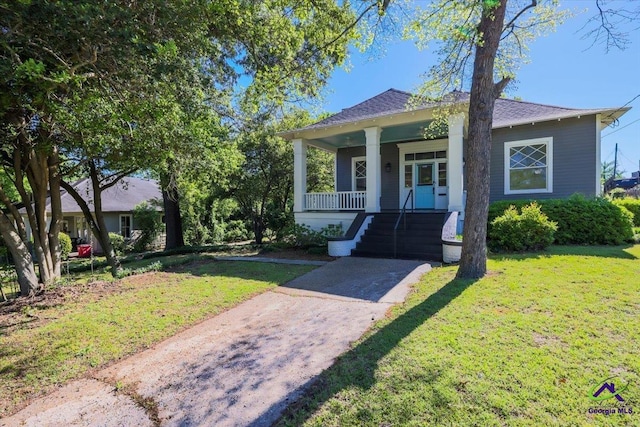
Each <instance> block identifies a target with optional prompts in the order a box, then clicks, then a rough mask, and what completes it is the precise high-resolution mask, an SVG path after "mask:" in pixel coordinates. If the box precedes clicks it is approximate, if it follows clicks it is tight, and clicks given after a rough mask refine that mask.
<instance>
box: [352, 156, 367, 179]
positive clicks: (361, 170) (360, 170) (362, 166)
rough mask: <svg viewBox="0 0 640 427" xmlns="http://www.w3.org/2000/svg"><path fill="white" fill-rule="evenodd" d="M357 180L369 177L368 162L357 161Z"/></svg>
mask: <svg viewBox="0 0 640 427" xmlns="http://www.w3.org/2000/svg"><path fill="white" fill-rule="evenodd" d="M355 174H356V178H366V177H367V162H366V160H357V161H356V171H355Z"/></svg>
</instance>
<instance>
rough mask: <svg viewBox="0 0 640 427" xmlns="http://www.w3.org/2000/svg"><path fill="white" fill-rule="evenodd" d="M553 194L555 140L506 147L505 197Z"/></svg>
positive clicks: (509, 144) (548, 139)
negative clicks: (510, 195) (509, 195)
mask: <svg viewBox="0 0 640 427" xmlns="http://www.w3.org/2000/svg"><path fill="white" fill-rule="evenodd" d="M552 191H553V138H551V137H549V138H537V139H527V140H524V141H511V142H506V143H505V144H504V193H505V194H527V193H551V192H552Z"/></svg>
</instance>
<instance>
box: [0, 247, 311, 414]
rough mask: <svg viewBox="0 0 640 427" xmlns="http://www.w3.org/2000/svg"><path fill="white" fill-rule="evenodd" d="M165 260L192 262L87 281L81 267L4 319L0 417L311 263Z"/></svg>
mask: <svg viewBox="0 0 640 427" xmlns="http://www.w3.org/2000/svg"><path fill="white" fill-rule="evenodd" d="M157 260H158V259H153V260H145V261H140V262H136V263H135V264H132V265H131V266H128V267H131V268H138V267H141V266H143V265H144V264H145V263H146V264H148V263H151V262H157ZM161 262H162V265H163V266H165V267H166V266H170V265H174V266H175V265H176V264H184V263H185V262H189V263H188V264H185V265H181V266H177V267H173V269H171V270H170V271H164V272H155V273H147V274H143V275H139V276H131V277H128V278H125V279H123V280H121V281H116V282H100V283H93V284H92V283H89V284H85V282H86V281H87V278H86V276H88V273H83V274H82V275H80V276H79V277H78V276H76V277H73V280H72V283H70V284H67V285H66V286H65V287H64V288H57V289H52V290H51V291H50V292H66V294H65V295H66V296H65V297H64V298H63V299H61V300H59V301H57V302H56V303H55V304H54V305H53V306H50V305H44V306H29V305H25V306H24V307H23V308H22V310H21V312H19V313H17V314H15V313H14V315H13V317H12V318H11V319H10V322H8V323H7V322H6V321H5V322H3V323H0V325H1V326H0V417H1V416H4V415H7V414H8V413H10V412H12V411H14V410H15V409H16V408H17V407H18V406H19V405H20V404H22V403H24V402H25V400H26V399H28V398H31V397H34V396H36V395H39V394H43V393H45V392H47V391H50V390H52V389H53V387H54V386H55V385H59V384H62V383H64V382H65V381H68V380H70V379H73V378H78V377H81V376H83V375H86V374H88V373H90V371H91V370H92V369H95V368H98V367H102V366H105V365H107V364H109V363H110V362H113V361H115V360H118V359H120V358H123V357H125V356H127V355H130V354H133V353H135V352H138V351H140V350H142V349H144V348H147V347H149V346H151V345H153V344H155V343H157V342H159V341H161V340H163V339H165V338H167V337H169V336H172V335H174V334H175V333H176V332H178V331H180V330H182V329H184V328H186V327H188V326H190V325H193V324H195V323H197V322H200V321H202V320H204V319H206V318H209V317H212V316H214V315H215V314H217V313H220V312H221V311H223V310H225V309H227V308H229V307H231V306H233V305H236V304H238V303H239V302H241V301H243V300H246V299H248V298H250V297H251V296H253V295H256V294H258V293H261V292H264V291H265V290H268V289H271V288H273V287H275V286H278V285H279V284H283V283H285V282H288V281H289V280H291V279H293V278H295V277H297V276H299V275H301V274H303V273H305V272H308V271H310V270H311V269H312V268H313V267H308V266H298V265H288V266H286V268H283V266H282V265H277V264H265V263H257V262H221V261H214V260H212V259H211V258H209V257H207V256H206V255H188V256H184V255H181V256H173V257H166V258H162V259H161ZM103 274H104V273H100V275H99V276H98V277H102V275H103ZM65 288H66V289H65ZM5 320H6V319H5Z"/></svg>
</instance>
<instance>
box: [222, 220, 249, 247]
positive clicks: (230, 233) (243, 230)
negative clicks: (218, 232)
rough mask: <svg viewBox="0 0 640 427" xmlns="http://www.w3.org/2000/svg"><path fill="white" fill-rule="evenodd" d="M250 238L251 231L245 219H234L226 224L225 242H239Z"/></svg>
mask: <svg viewBox="0 0 640 427" xmlns="http://www.w3.org/2000/svg"><path fill="white" fill-rule="evenodd" d="M250 238H251V231H250V230H249V229H248V228H247V224H246V222H245V221H242V220H239V219H234V220H231V221H229V222H228V223H227V224H226V227H225V232H224V240H225V241H226V242H240V241H243V240H248V239H250Z"/></svg>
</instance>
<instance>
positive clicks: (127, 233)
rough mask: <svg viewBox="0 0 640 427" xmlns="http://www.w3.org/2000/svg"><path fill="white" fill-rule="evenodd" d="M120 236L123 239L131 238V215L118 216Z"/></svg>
mask: <svg viewBox="0 0 640 427" xmlns="http://www.w3.org/2000/svg"><path fill="white" fill-rule="evenodd" d="M120 235H121V236H122V237H124V238H125V239H130V238H131V215H120Z"/></svg>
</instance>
